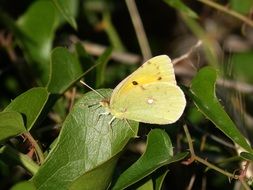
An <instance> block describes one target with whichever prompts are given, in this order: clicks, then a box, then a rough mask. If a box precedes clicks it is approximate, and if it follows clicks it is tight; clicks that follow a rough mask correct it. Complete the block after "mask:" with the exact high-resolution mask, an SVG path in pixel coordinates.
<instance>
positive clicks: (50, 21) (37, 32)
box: [17, 0, 57, 84]
mask: <svg viewBox="0 0 253 190" xmlns="http://www.w3.org/2000/svg"><path fill="white" fill-rule="evenodd" d="M56 21H57V12H56V9H55V7H54V6H53V3H52V2H51V1H49V0H38V1H34V2H33V3H32V4H31V6H30V7H29V8H28V10H27V11H26V12H25V13H24V14H23V15H22V16H21V17H20V18H19V19H18V21H17V24H18V26H19V28H20V30H21V31H22V32H23V36H22V37H20V38H19V39H18V40H19V41H20V42H21V43H20V45H21V47H22V48H23V49H24V52H25V55H26V57H27V58H28V59H29V60H30V62H31V63H34V62H35V63H36V65H34V67H33V68H37V70H36V72H35V74H36V75H37V77H38V78H39V79H41V80H42V83H44V84H45V83H46V82H47V80H48V74H49V56H50V51H51V49H52V43H53V38H54V32H55V29H56V25H57V23H56Z"/></svg>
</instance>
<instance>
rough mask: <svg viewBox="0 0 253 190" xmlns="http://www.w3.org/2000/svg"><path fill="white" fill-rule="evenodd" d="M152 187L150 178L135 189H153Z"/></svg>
mask: <svg viewBox="0 0 253 190" xmlns="http://www.w3.org/2000/svg"><path fill="white" fill-rule="evenodd" d="M153 189H154V188H153V181H152V179H150V180H148V181H147V182H146V183H144V184H143V185H141V186H140V187H138V188H137V190H153Z"/></svg>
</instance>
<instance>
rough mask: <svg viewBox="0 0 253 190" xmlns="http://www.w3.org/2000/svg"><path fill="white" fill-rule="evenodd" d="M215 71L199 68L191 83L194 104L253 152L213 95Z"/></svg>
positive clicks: (222, 129) (209, 68)
mask: <svg viewBox="0 0 253 190" xmlns="http://www.w3.org/2000/svg"><path fill="white" fill-rule="evenodd" d="M216 78H217V73H216V71H215V70H214V69H213V68H212V67H205V68H203V69H201V70H200V71H199V72H198V74H197V75H196V76H195V78H194V79H193V80H192V84H191V90H190V92H191V94H190V96H191V97H192V99H193V101H194V103H195V105H196V106H197V107H198V109H199V110H200V111H201V112H202V113H203V114H204V115H205V116H206V117H207V118H208V119H209V120H210V121H212V122H213V123H214V124H215V126H216V127H217V128H218V129H220V130H221V131H222V132H223V133H224V134H225V135H227V136H228V137H229V138H230V139H231V140H232V141H234V142H235V143H237V144H238V145H240V146H241V147H242V148H244V149H245V150H247V151H248V152H251V153H253V150H252V149H251V147H250V145H249V144H248V143H247V141H246V139H245V137H244V136H243V135H242V134H241V133H240V131H239V130H238V129H237V127H236V126H235V124H234V123H233V121H232V120H231V119H230V117H229V116H228V114H227V113H226V112H225V111H224V109H223V107H222V105H221V104H220V102H219V101H218V99H217V97H216V95H215V82H216Z"/></svg>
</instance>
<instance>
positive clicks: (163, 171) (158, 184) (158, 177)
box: [154, 167, 169, 190]
mask: <svg viewBox="0 0 253 190" xmlns="http://www.w3.org/2000/svg"><path fill="white" fill-rule="evenodd" d="M158 172H159V173H158ZM158 172H156V174H157V175H156V178H155V179H154V181H155V183H154V184H155V188H154V189H155V190H161V189H162V185H163V181H164V179H165V177H166V175H167V173H168V172H169V170H168V169H167V168H165V167H164V168H160V169H159V170H158Z"/></svg>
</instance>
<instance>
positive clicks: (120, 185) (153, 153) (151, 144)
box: [112, 129, 173, 190]
mask: <svg viewBox="0 0 253 190" xmlns="http://www.w3.org/2000/svg"><path fill="white" fill-rule="evenodd" d="M172 158H173V147H172V144H171V141H170V138H169V136H168V135H167V133H166V132H165V131H163V130H160V129H154V130H152V131H151V132H150V133H149V134H148V139H147V148H146V151H145V153H144V154H143V155H142V156H141V157H140V158H139V159H138V160H137V161H136V162H135V163H134V164H133V165H132V166H130V167H129V168H128V169H127V170H126V171H125V172H123V173H122V174H121V175H120V177H119V178H118V179H117V181H116V183H115V185H114V186H113V188H112V189H114V190H116V189H125V188H126V187H129V186H130V185H132V184H134V183H136V182H137V181H139V180H141V179H143V178H144V177H146V176H148V175H149V174H151V173H152V172H154V171H155V170H156V169H158V168H160V167H161V166H163V165H166V164H168V163H170V160H171V159H172Z"/></svg>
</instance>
